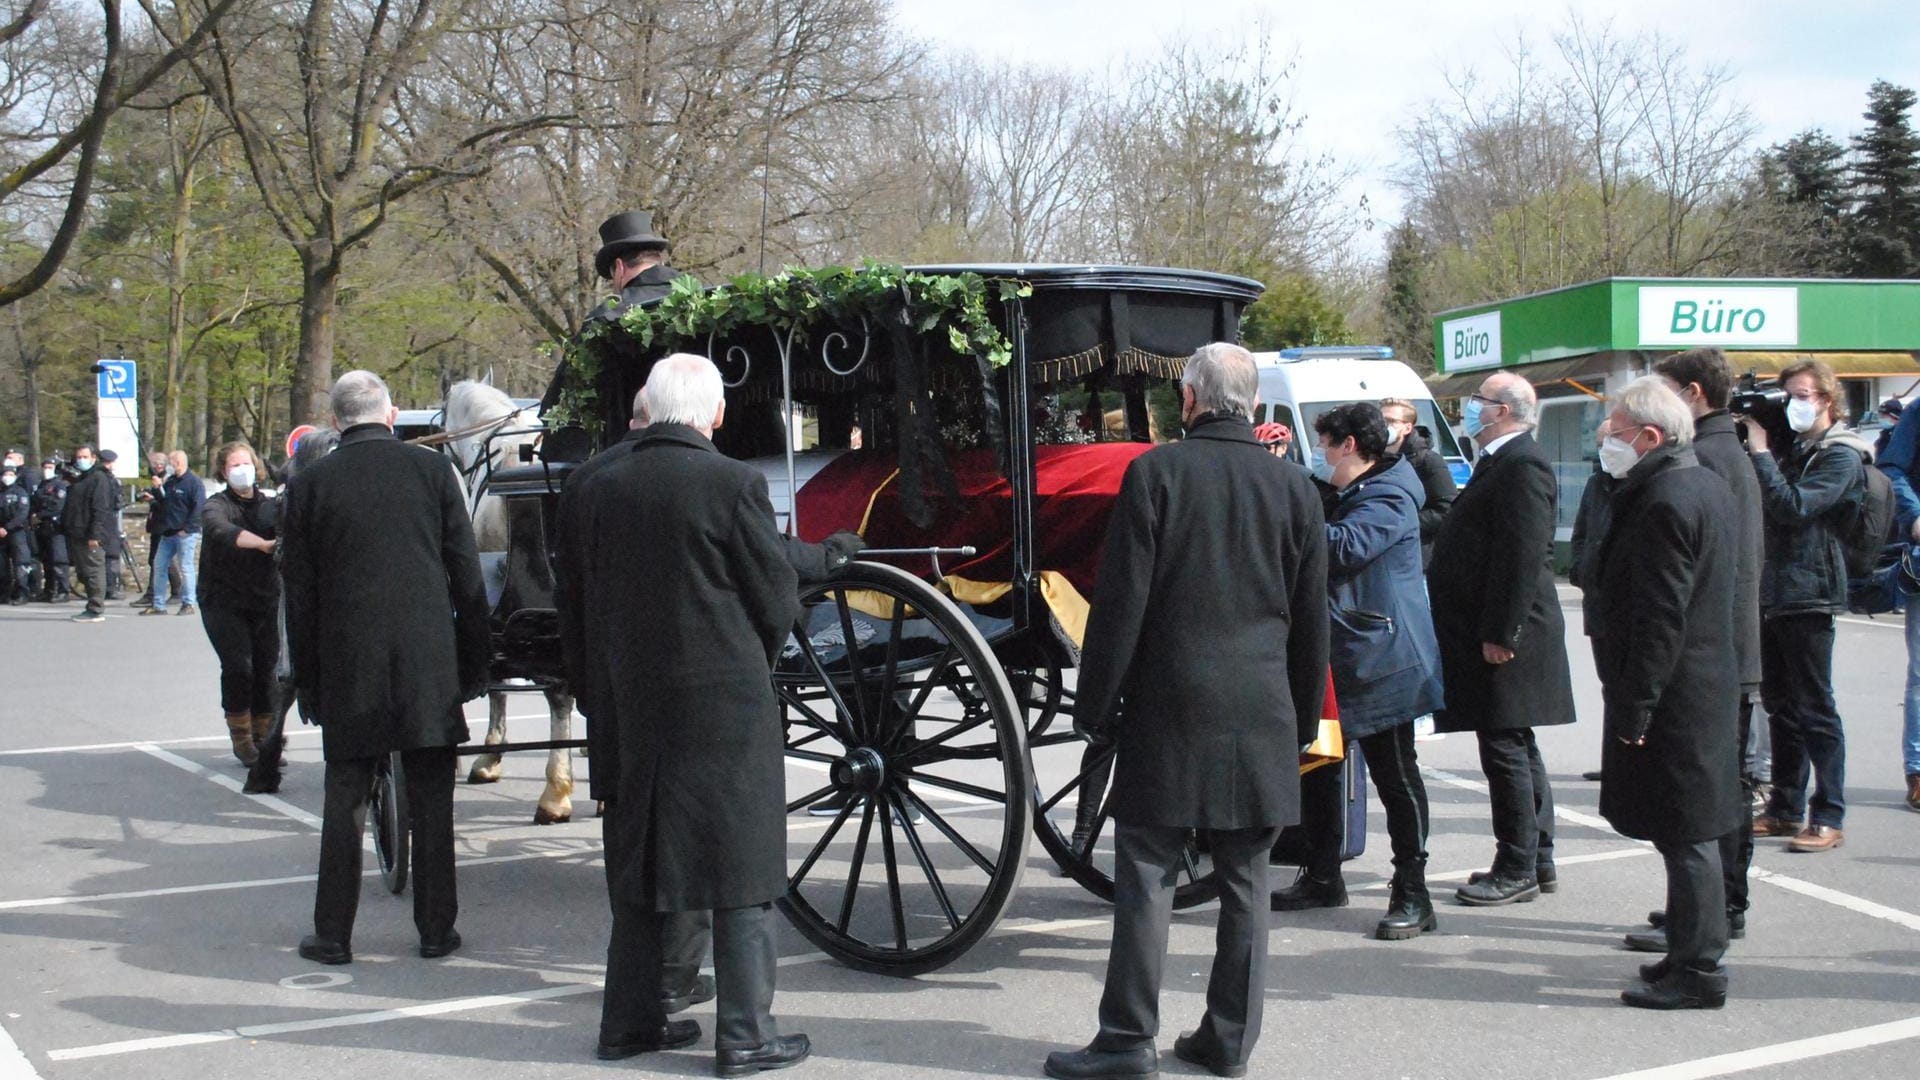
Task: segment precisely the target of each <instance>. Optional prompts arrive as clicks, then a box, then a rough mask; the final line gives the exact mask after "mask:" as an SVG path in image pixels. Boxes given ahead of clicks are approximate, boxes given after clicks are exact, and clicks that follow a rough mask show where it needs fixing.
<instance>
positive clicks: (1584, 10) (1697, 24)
mask: <svg viewBox="0 0 1920 1080" xmlns="http://www.w3.org/2000/svg"><path fill="white" fill-rule="evenodd" d="M894 8H895V11H896V18H897V19H898V23H899V26H900V28H901V29H903V30H904V31H906V32H907V33H908V34H910V35H913V36H915V37H918V38H920V39H922V40H924V41H926V42H928V43H930V44H932V45H934V46H937V47H950V48H955V49H961V50H967V51H971V52H973V53H976V54H978V55H981V56H983V57H988V58H997V59H1003V60H1007V61H1009V62H1014V63H1039V64H1049V65H1059V66H1066V67H1071V68H1076V69H1081V70H1085V71H1089V72H1096V73H1097V72H1103V71H1107V70H1109V69H1110V68H1112V69H1113V70H1119V66H1118V65H1117V63H1116V62H1117V61H1120V60H1122V59H1124V58H1126V57H1128V56H1143V55H1150V54H1152V53H1153V52H1155V51H1156V50H1157V49H1158V48H1159V47H1160V44H1161V43H1162V42H1163V41H1164V40H1165V39H1167V38H1169V37H1179V36H1184V37H1186V38H1187V39H1189V40H1192V41H1195V42H1198V43H1205V42H1207V41H1210V40H1222V39H1224V38H1225V37H1229V36H1238V35H1243V34H1245V33H1247V32H1248V31H1249V29H1250V28H1251V27H1254V26H1255V25H1258V24H1261V23H1264V24H1265V25H1266V26H1267V27H1269V28H1270V29H1271V31H1272V39H1273V45H1274V49H1275V52H1276V53H1277V54H1279V55H1280V56H1282V57H1284V56H1285V55H1286V54H1287V53H1288V52H1290V51H1293V52H1296V53H1297V56H1298V60H1299V67H1298V71H1297V80H1296V81H1297V91H1296V94H1295V101H1296V103H1297V105H1298V107H1299V108H1300V110H1301V111H1302V112H1304V113H1305V114H1306V117H1307V121H1306V127H1305V134H1306V137H1307V140H1308V142H1309V144H1310V145H1311V146H1313V147H1315V148H1316V149H1321V150H1325V151H1327V152H1330V153H1332V154H1333V155H1334V156H1335V157H1336V158H1337V159H1338V160H1339V161H1341V162H1343V163H1346V164H1349V165H1351V166H1353V167H1355V168H1356V169H1357V170H1358V172H1357V174H1356V177H1355V180H1354V182H1353V184H1352V185H1351V187H1350V188H1349V192H1348V198H1349V200H1350V201H1356V202H1357V200H1358V199H1359V198H1360V196H1362V195H1363V194H1364V195H1365V196H1366V197H1367V198H1368V201H1369V203H1370V204H1371V206H1372V208H1373V213H1374V216H1375V217H1376V218H1377V219H1378V221H1379V224H1377V225H1376V228H1375V231H1374V236H1373V237H1372V238H1365V237H1363V238H1362V243H1363V244H1364V245H1365V247H1366V249H1367V250H1369V251H1377V250H1378V248H1379V240H1378V237H1379V236H1380V235H1381V234H1382V233H1383V232H1384V231H1385V229H1386V228H1387V227H1390V226H1391V224H1392V221H1393V220H1394V219H1395V218H1397V217H1398V212H1399V207H1400V197H1399V195H1398V193H1397V192H1395V191H1394V190H1393V189H1392V188H1391V187H1390V185H1389V184H1388V183H1387V174H1388V171H1389V169H1390V167H1391V166H1392V164H1393V161H1394V159H1395V156H1396V154H1397V153H1398V142H1397V139H1396V137H1395V134H1394V132H1395V128H1396V127H1397V126H1399V125H1401V124H1402V123H1403V121H1404V118H1405V117H1406V116H1408V115H1410V114H1411V112H1413V111H1414V110H1415V109H1416V108H1417V107H1418V106H1419V105H1420V104H1421V103H1422V102H1425V101H1427V100H1430V99H1433V98H1436V97H1442V96H1444V95H1445V94H1446V92H1447V88H1446V82H1445V78H1446V74H1447V72H1448V71H1450V70H1451V71H1459V70H1462V69H1464V68H1467V67H1473V68H1476V69H1479V70H1481V71H1482V72H1484V73H1486V74H1487V75H1488V76H1494V75H1495V74H1496V73H1497V72H1498V71H1499V70H1500V69H1502V68H1503V67H1505V66H1506V64H1507V59H1506V52H1507V50H1509V49H1510V48H1511V46H1512V44H1513V42H1514V40H1515V37H1516V35H1517V34H1519V33H1522V32H1524V33H1525V34H1526V35H1527V37H1528V39H1529V41H1530V42H1531V44H1532V47H1533V48H1534V50H1535V51H1536V52H1537V53H1541V54H1550V53H1551V51H1552V48H1553V45H1552V41H1551V34H1552V33H1553V32H1554V31H1555V30H1556V29H1558V28H1560V27H1561V26H1563V25H1564V24H1565V22H1566V15H1567V11H1568V8H1567V7H1559V6H1555V5H1553V4H1551V3H1547V4H1542V3H1538V2H1537V0H1536V2H1531V3H1530V2H1526V0H1477V2H1471V3H1460V2H1451V3H1450V2H1446V0H1430V2H1426V3H1421V2H1417V0H1336V2H1333V3H1315V2H1311V0H1291V2H1286V0H1264V2H1243V0H1225V2H1221V0H894ZM1574 9H1575V10H1578V11H1579V13H1580V15H1581V18H1582V19H1583V20H1585V21H1587V22H1589V23H1597V22H1600V21H1602V20H1606V19H1611V20H1612V22H1613V26H1614V29H1615V30H1616V31H1617V32H1618V33H1620V34H1621V35H1622V36H1626V35H1629V34H1632V33H1634V32H1636V31H1642V30H1655V29H1657V30H1659V31H1661V32H1662V33H1663V34H1665V35H1667V36H1668V37H1670V38H1672V39H1673V40H1675V41H1677V42H1679V43H1680V44H1682V45H1683V46H1684V47H1685V48H1686V51H1687V55H1688V59H1689V60H1690V61H1691V62H1692V63H1693V64H1694V65H1695V66H1697V67H1704V66H1707V65H1709V64H1724V65H1726V66H1727V67H1728V68H1729V70H1730V73H1731V75H1732V77H1733V82H1732V86H1731V94H1732V95H1733V96H1734V97H1737V98H1738V99H1740V100H1742V101H1744V102H1745V103H1746V104H1747V105H1748V107H1749V108H1750V109H1751V110H1752V112H1753V116H1754V119H1755V121H1756V122H1757V123H1758V124H1759V126H1760V143H1761V145H1764V144H1767V143H1772V142H1776V141H1779V140H1781V139H1784V138H1787V137H1788V136H1791V135H1793V134H1794V133H1796V132H1799V131H1802V130H1805V129H1806V128H1809V127H1819V128H1822V129H1824V130H1826V131H1827V132H1828V133H1829V134H1831V135H1833V136H1834V137H1835V138H1837V139H1840V140H1842V141H1843V142H1844V141H1845V139H1846V137H1847V135H1849V134H1851V133H1852V132H1854V131H1855V130H1857V129H1858V128H1859V127H1860V119H1859V117H1860V113H1861V111H1862V110H1863V109H1864V108H1865V105H1866V93H1867V87H1868V85H1869V84H1871V83H1872V82H1873V80H1875V79H1880V78H1883V79H1887V80H1890V81H1892V82H1895V83H1898V84H1899V85H1902V86H1907V87H1912V88H1916V89H1920V16H1917V15H1916V12H1920V2H1915V0H1896V2H1888V0H1791V2H1789V0H1746V2H1730V0H1691V2H1689V0H1607V2H1604V3H1583V4H1578V5H1575V6H1574ZM1916 119H1917V120H1920V117H1917V118H1916Z"/></svg>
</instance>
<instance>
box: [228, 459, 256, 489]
mask: <svg viewBox="0 0 1920 1080" xmlns="http://www.w3.org/2000/svg"><path fill="white" fill-rule="evenodd" d="M253 481H254V475H253V463H252V462H248V463H247V464H245V465H235V466H234V467H233V468H231V469H228V470H227V486H228V487H230V488H233V489H234V490H235V491H252V490H253Z"/></svg>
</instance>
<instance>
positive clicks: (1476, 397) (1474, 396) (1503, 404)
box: [1467, 394, 1507, 409]
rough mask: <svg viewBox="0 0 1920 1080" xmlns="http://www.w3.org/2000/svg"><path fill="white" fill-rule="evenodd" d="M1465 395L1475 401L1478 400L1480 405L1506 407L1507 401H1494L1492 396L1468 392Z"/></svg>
mask: <svg viewBox="0 0 1920 1080" xmlns="http://www.w3.org/2000/svg"><path fill="white" fill-rule="evenodd" d="M1467 396H1468V397H1470V398H1472V399H1473V400H1475V401H1478V402H1479V403H1481V404H1482V405H1498V406H1500V407H1501V408H1503V409H1504V408H1506V407H1507V403H1506V402H1504V401H1495V400H1493V399H1492V398H1490V397H1487V396H1486V395H1485V394H1468V395H1467Z"/></svg>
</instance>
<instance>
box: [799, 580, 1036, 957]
mask: <svg viewBox="0 0 1920 1080" xmlns="http://www.w3.org/2000/svg"><path fill="white" fill-rule="evenodd" d="M801 601H802V608H801V615H800V618H799V620H798V622H797V624H796V626H795V630H794V633H793V634H792V636H790V637H789V638H788V640H787V644H786V647H785V648H784V649H783V650H782V653H781V656H780V659H779V661H778V663H777V664H776V666H775V671H774V688H775V690H776V692H777V693H778V694H779V696H780V703H781V714H782V719H783V721H784V723H785V725H786V740H787V751H786V752H787V762H788V770H787V772H788V789H787V796H788V802H787V811H788V813H789V815H790V816H789V818H788V834H787V849H788V891H787V895H786V896H785V897H784V898H783V899H782V900H781V901H780V907H781V910H782V911H784V912H785V913H786V915H787V918H788V919H790V920H791V921H792V922H793V925H794V926H795V927H796V928H797V929H798V930H799V931H800V933H801V934H802V935H804V936H805V937H806V938H807V940H808V941H811V942H813V943H814V944H815V945H816V946H818V947H819V948H821V949H822V950H824V951H826V952H827V953H828V954H830V955H832V956H834V957H836V958H837V959H839V960H841V961H842V962H843V963H845V964H847V965H848V966H850V967H854V968H858V969H860V970H862V971H872V972H877V973H881V974H890V975H918V974H921V973H923V972H927V971H932V970H934V969H936V968H939V967H942V966H944V965H946V964H948V963H951V962H952V961H953V960H955V959H956V958H958V957H959V956H961V955H962V954H964V953H965V952H966V951H967V950H968V949H969V948H971V947H972V946H973V945H974V944H975V943H977V942H978V941H979V940H980V939H981V938H983V937H985V936H986V935H987V934H988V933H989V932H991V931H992V930H993V927H994V925H995V924H997V923H998V922H999V921H1000V916H1001V915H1002V914H1003V913H1004V912H1005V911H1006V909H1007V905H1008V904H1009V903H1011V902H1012V899H1013V895H1014V890H1015V887H1016V886H1017V885H1018V882H1019V875H1020V870H1021V867H1022V865H1023V864H1024V863H1025V861H1026V852H1027V832H1028V829H1029V828H1030V826H1031V822H1032V808H1033V797H1032V785H1031V772H1030V765H1029V763H1028V759H1027V744H1026V729H1025V727H1024V726H1023V725H1022V723H1021V714H1020V709H1019V707H1018V706H1017V705H1016V704H1015V700H1014V695H1013V691H1012V689H1011V688H1010V687H1009V686H1008V683H1007V678H1006V674H1005V672H1003V671H1002V670H1001V668H1000V665H999V662H998V661H997V660H996V659H995V657H994V655H993V652H992V650H990V649H989V648H988V647H987V643H986V640H985V639H984V638H982V637H981V636H980V632H979V631H978V630H977V629H975V628H974V626H973V624H972V623H971V622H969V621H968V619H967V617H966V616H965V615H964V614H963V613H962V612H961V611H960V609H959V608H957V607H955V606H954V604H953V602H952V601H950V600H948V599H947V598H946V597H945V596H943V595H941V594H940V593H939V592H938V591H936V590H934V589H933V588H932V587H931V586H929V585H927V584H926V583H925V582H923V581H921V580H920V579H919V578H917V577H914V576H913V575H911V574H908V573H905V572H903V571H901V570H896V569H894V568H893V567H890V566H883V565H880V564H878V563H869V562H855V563H852V564H851V565H849V566H848V567H847V568H846V569H845V570H843V571H841V572H840V573H839V574H838V575H836V576H835V578H834V579H833V580H832V581H829V582H827V583H825V584H821V585H814V586H809V587H808V588H807V589H805V590H803V592H802V594H801ZM848 643H851V647H849V645H848ZM823 801H828V802H830V803H831V804H832V805H831V806H830V807H829V808H828V809H826V810H824V811H823V812H821V813H819V814H818V815H815V814H811V813H809V808H810V807H812V806H814V805H815V804H819V803H821V802H823Z"/></svg>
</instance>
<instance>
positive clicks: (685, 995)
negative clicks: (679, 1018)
mask: <svg viewBox="0 0 1920 1080" xmlns="http://www.w3.org/2000/svg"><path fill="white" fill-rule="evenodd" d="M713 992H714V990H713V976H711V975H695V976H694V977H693V985H692V986H689V987H687V988H686V989H684V990H681V991H680V992H679V993H677V994H661V995H660V1011H661V1012H664V1013H666V1014H667V1015H669V1016H671V1015H673V1014H674V1013H677V1012H686V1011H687V1010H688V1009H691V1008H693V1007H694V1006H695V1005H700V1004H703V1003H705V1002H709V1001H712V1000H713Z"/></svg>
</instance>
